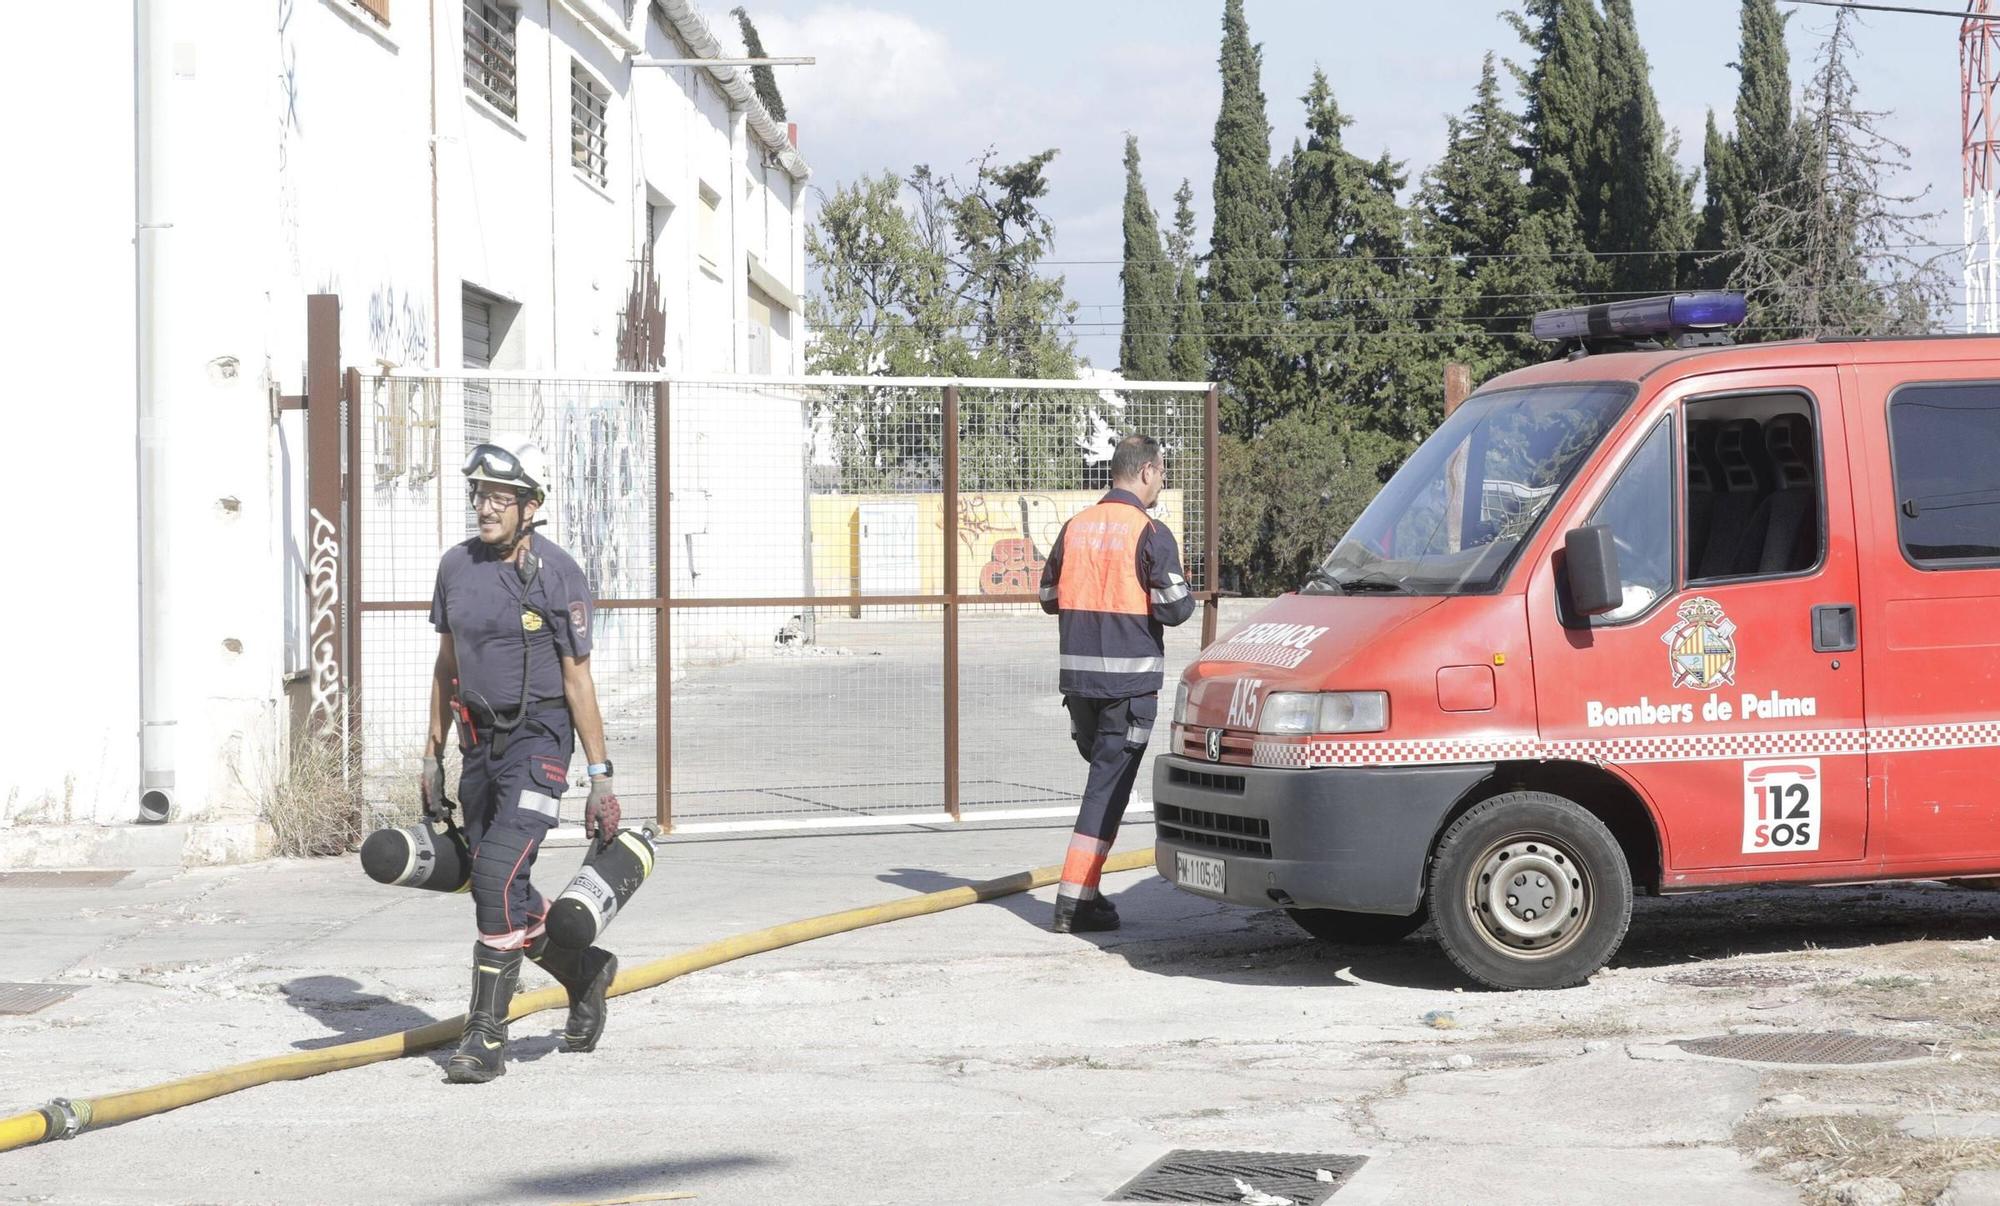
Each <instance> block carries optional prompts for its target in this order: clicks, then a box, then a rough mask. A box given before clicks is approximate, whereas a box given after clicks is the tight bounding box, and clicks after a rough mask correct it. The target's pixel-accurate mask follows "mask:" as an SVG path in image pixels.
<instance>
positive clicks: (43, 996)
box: [0, 984, 76, 1013]
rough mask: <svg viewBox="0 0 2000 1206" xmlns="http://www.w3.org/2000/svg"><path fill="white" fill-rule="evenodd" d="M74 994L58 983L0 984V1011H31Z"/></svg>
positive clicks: (66, 998) (46, 1006)
mask: <svg viewBox="0 0 2000 1206" xmlns="http://www.w3.org/2000/svg"><path fill="white" fill-rule="evenodd" d="M75 995H76V989H74V988H64V987H62V986H61V985H58V984H0V1013H33V1012H35V1011H36V1010H37V1009H47V1008H48V1007H49V1006H51V1005H53V1004H55V1003H56V1002H57V1001H67V1000H68V999H69V998H71V997H73V996H75Z"/></svg>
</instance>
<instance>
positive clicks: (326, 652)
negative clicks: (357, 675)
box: [306, 293, 360, 765]
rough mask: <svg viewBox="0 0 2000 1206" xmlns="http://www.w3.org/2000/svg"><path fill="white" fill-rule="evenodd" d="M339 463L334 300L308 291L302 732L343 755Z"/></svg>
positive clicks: (349, 618) (349, 616)
mask: <svg viewBox="0 0 2000 1206" xmlns="http://www.w3.org/2000/svg"><path fill="white" fill-rule="evenodd" d="M340 462H341V430H340V298H339V297H337V296H335V295H334V294H331V293H315V294H312V295H311V296H309V297H307V298H306V509H307V520H308V522H307V532H306V544H307V547H308V552H307V554H306V555H307V558H308V561H307V570H306V572H307V575H308V576H307V581H306V586H307V590H308V592H309V596H310V598H311V600H312V611H311V621H310V627H309V628H308V629H307V635H306V639H307V641H308V646H309V647H308V649H307V657H308V659H309V661H310V664H311V667H312V669H311V673H312V703H311V706H310V708H309V710H308V711H307V713H306V729H307V731H308V732H312V733H315V734H316V735H317V736H318V737H319V738H320V739H322V740H326V741H329V742H331V743H332V744H333V745H334V746H335V747H337V748H340V749H342V750H349V749H352V748H353V747H352V745H351V742H352V740H353V738H354V732H353V724H354V719H355V718H354V716H353V715H352V713H351V712H350V710H349V705H350V700H351V698H352V697H351V696H350V695H349V694H348V681H349V676H348V672H349V669H350V667H351V664H352V659H351V658H350V657H349V655H348V645H347V641H348V633H349V630H350V629H352V628H355V627H358V626H359V624H358V621H359V618H360V617H359V615H358V614H357V613H356V611H355V604H356V603H357V602H358V600H357V599H356V598H355V597H354V594H353V591H354V585H353V584H352V580H351V578H350V571H351V561H352V558H351V556H350V554H351V553H352V551H353V543H352V540H353V537H352V533H351V530H350V527H349V524H348V522H347V514H346V511H345V510H344V509H343V507H342V502H343V500H344V499H345V497H346V491H345V490H343V489H342V487H341V480H340ZM343 765H345V763H344V762H343Z"/></svg>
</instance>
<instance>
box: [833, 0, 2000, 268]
mask: <svg viewBox="0 0 2000 1206" xmlns="http://www.w3.org/2000/svg"><path fill="white" fill-rule="evenodd" d="M1786 2H1787V3H1792V4H1804V3H1807V2H1808V0H1786ZM1811 2H1813V3H1818V2H1820V0H1811ZM1826 2H1827V3H1832V0H1826ZM1995 16H1996V17H2000V14H1995ZM1964 247H1965V244H1963V243H1885V244H1883V245H1882V248H1881V250H1883V251H1937V250H1944V251H1950V250H1963V249H1964ZM1763 250H1765V251H1766V252H1767V253H1768V254H1772V255H1782V254H1786V253H1790V252H1803V251H1808V250H1810V248H1806V247H1773V248H1765V249H1763ZM1738 254H1741V253H1740V251H1737V250H1732V249H1729V248H1700V247H1682V248H1678V249H1668V250H1657V249H1656V250H1651V251H1546V252H1535V253H1529V252H1520V251H1473V252H1465V253H1462V254H1461V253H1458V252H1450V251H1440V252H1426V253H1418V252H1407V253H1403V254H1398V255H1351V254H1350V255H1247V256H1230V257H1229V258H1228V259H1223V260H1217V259H1211V258H1209V257H1207V256H1193V257H1190V259H1189V260H1188V261H1187V262H1188V264H1190V265H1193V264H1280V265H1283V264H1336V263H1373V262H1380V261H1394V262H1400V263H1426V262H1429V261H1433V260H1445V261H1449V262H1453V263H1460V262H1470V261H1473V260H1480V261H1489V260H1493V261H1497V260H1565V259H1580V258H1590V259H1600V260H1604V259H1617V258H1629V257H1644V256H1653V257H1657V256H1673V257H1675V258H1679V257H1681V256H1689V255H1710V256H1717V257H1721V258H1727V257H1730V256H1734V255H1738ZM903 262H904V261H902V260H843V261H840V266H842V267H855V268H875V267H884V266H886V267H895V266H896V265H899V264H901V263H903ZM1128 262H1129V263H1132V264H1168V265H1173V264H1175V263H1176V261H1174V260H1169V259H1158V260H1131V261H1127V260H1126V259H1125V258H1124V257H1122V256H1121V257H1119V258H1117V259H1102V260H1037V261H1035V263H1034V265H1033V266H1034V267H1036V268H1083V267H1105V266H1108V265H1114V264H1117V265H1123V264H1125V263H1128ZM815 266H816V267H820V268H821V269H822V270H824V265H823V263H821V262H818V261H816V262H815Z"/></svg>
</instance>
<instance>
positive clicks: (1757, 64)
mask: <svg viewBox="0 0 2000 1206" xmlns="http://www.w3.org/2000/svg"><path fill="white" fill-rule="evenodd" d="M1737 70H1738V71H1740V72H1741V73H1742V79H1741V82H1740V83H1739V84H1738V85H1737V89H1736V137H1735V143H1736V147H1735V150H1736V153H1737V155H1738V156H1740V158H1741V161H1742V165H1743V176H1742V180H1741V181H1740V182H1739V183H1738V185H1737V187H1738V188H1739V189H1740V190H1741V193H1740V195H1739V197H1738V199H1737V200H1736V203H1735V206H1736V213H1737V221H1738V225H1739V227H1740V225H1741V222H1742V219H1743V217H1744V216H1745V215H1747V214H1748V213H1749V210H1750V208H1751V207H1753V206H1754V205H1755V203H1756V200H1757V198H1759V197H1761V196H1764V195H1765V194H1767V193H1769V192H1770V191H1771V190H1773V189H1776V188H1780V187H1782V186H1784V185H1786V184H1788V183H1790V182H1791V181H1793V180H1795V179H1796V178H1797V175H1798V169H1799V140H1798V135H1797V133H1796V131H1795V130H1794V129H1793V126H1792V72H1791V52H1790V51H1789V50H1787V49H1786V48H1785V17H1784V16H1783V15H1782V14H1780V13H1779V12H1778V6H1777V2H1776V0H1743V15H1742V44H1741V46H1740V47H1739V48H1738V51H1737Z"/></svg>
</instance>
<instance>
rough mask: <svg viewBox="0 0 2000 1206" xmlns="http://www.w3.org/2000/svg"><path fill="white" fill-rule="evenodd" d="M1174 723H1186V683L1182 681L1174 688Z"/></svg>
mask: <svg viewBox="0 0 2000 1206" xmlns="http://www.w3.org/2000/svg"><path fill="white" fill-rule="evenodd" d="M1174 723H1175V724H1186V723H1187V684H1186V683H1184V682H1183V683H1181V684H1180V685H1178V686H1176V687H1175V688H1174Z"/></svg>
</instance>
